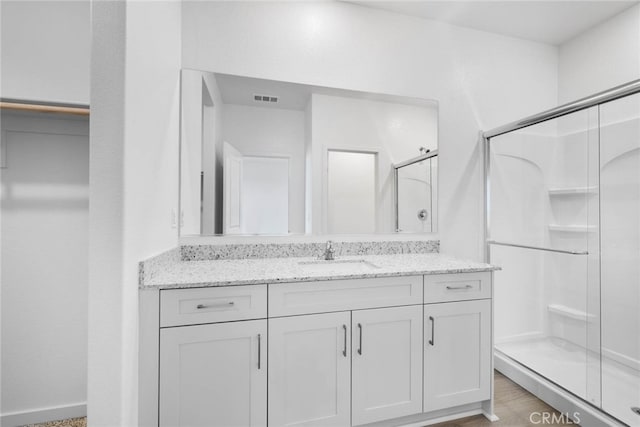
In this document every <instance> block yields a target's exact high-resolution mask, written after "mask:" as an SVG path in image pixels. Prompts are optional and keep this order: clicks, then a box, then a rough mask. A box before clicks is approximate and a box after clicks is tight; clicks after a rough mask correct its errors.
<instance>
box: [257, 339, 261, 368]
mask: <svg viewBox="0 0 640 427" xmlns="http://www.w3.org/2000/svg"><path fill="white" fill-rule="evenodd" d="M261 350H262V335H260V334H258V369H260V362H261V360H262V354H261V353H262V352H261Z"/></svg>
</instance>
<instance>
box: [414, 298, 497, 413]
mask: <svg viewBox="0 0 640 427" xmlns="http://www.w3.org/2000/svg"><path fill="white" fill-rule="evenodd" d="M424 322H425V323H424V333H425V341H424V345H425V352H424V411H425V412H428V411H433V410H436V409H442V408H447V407H451V406H457V405H463V404H466V403H471V402H478V401H482V400H486V399H489V397H490V394H491V389H490V375H491V372H490V370H491V301H490V300H477V301H461V302H450V303H442V304H427V305H425V306H424Z"/></svg>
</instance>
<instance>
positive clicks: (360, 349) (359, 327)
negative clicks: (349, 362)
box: [358, 323, 362, 355]
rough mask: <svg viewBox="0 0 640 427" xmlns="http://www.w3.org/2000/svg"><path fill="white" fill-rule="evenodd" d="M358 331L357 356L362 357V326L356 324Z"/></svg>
mask: <svg viewBox="0 0 640 427" xmlns="http://www.w3.org/2000/svg"><path fill="white" fill-rule="evenodd" d="M358 329H360V346H359V347H358V354H359V355H362V324H360V323H358Z"/></svg>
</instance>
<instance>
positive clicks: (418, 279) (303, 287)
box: [269, 276, 422, 317]
mask: <svg viewBox="0 0 640 427" xmlns="http://www.w3.org/2000/svg"><path fill="white" fill-rule="evenodd" d="M411 304H422V276H403V277H397V276H396V277H381V278H374V279H347V280H327V281H318V282H300V283H275V284H271V285H269V317H277V316H290V315H295V314H308V313H323V312H329V311H342V310H358V309H363V308H376V307H391V306H399V305H411Z"/></svg>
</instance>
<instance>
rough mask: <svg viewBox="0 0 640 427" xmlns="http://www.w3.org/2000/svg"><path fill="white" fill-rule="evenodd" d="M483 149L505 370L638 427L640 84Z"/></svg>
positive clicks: (499, 356)
mask: <svg viewBox="0 0 640 427" xmlns="http://www.w3.org/2000/svg"><path fill="white" fill-rule="evenodd" d="M484 140H485V172H486V183H485V184H486V188H485V189H486V219H487V230H486V235H487V256H488V261H489V262H491V263H493V264H497V265H499V266H501V267H502V271H500V272H496V274H495V281H494V283H495V290H494V301H495V355H496V366H497V368H498V369H499V370H503V371H504V372H505V373H507V375H508V376H510V374H511V376H516V377H518V378H519V379H520V380H521V381H520V382H528V385H529V388H530V389H536V390H538V391H539V390H541V389H544V387H547V386H548V390H553V393H555V394H554V396H555V397H553V399H554V406H556V407H561V410H563V409H564V408H573V410H572V411H571V412H570V413H568V415H569V416H570V417H573V418H574V421H575V422H576V423H584V424H583V425H594V423H596V422H597V423H601V424H603V425H615V424H616V423H622V424H627V425H630V426H640V80H638V81H634V82H631V83H629V84H626V85H623V86H620V87H617V88H614V89H611V90H609V91H606V92H602V93H600V94H597V95H594V96H592V97H589V98H585V99H583V100H580V101H576V102H574V103H571V104H567V105H565V106H562V107H558V108H556V109H554V110H550V111H547V112H545V113H542V114H539V115H536V116H532V117H530V118H527V119H524V120H522V121H520V122H515V123H512V124H509V125H505V126H502V127H500V128H497V129H494V130H492V131H489V132H485V134H484ZM518 378H515V379H516V381H517V380H518ZM525 379H526V380H525ZM536 381H537V382H538V383H536V385H532V384H534V382H536ZM543 394H544V393H543ZM548 396H549V394H548V393H547V397H548ZM558 396H559V397H558ZM558 399H561V400H558ZM558 402H564V403H558ZM566 410H567V412H569V410H568V409H566ZM574 412H575V413H574ZM588 417H592V418H589V420H590V421H587V420H586V419H587V418H588ZM594 420H597V421H594Z"/></svg>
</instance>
